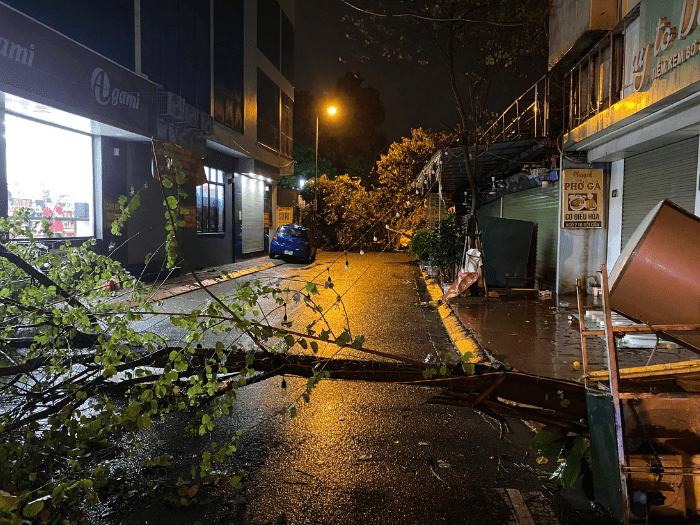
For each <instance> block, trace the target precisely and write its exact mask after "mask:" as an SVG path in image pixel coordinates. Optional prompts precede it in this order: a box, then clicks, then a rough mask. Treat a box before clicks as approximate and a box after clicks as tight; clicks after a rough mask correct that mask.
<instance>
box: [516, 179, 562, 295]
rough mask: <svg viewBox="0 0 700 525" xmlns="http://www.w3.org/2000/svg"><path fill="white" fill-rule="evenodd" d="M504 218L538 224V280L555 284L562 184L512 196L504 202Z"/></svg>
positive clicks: (553, 184) (536, 270)
mask: <svg viewBox="0 0 700 525" xmlns="http://www.w3.org/2000/svg"><path fill="white" fill-rule="evenodd" d="M503 218H504V219H517V220H521V221H530V222H534V223H535V225H536V228H537V230H536V232H537V233H536V240H537V266H536V269H535V272H536V278H537V280H538V281H539V282H540V287H541V285H542V281H543V280H544V282H546V283H549V284H554V282H555V281H556V273H557V227H558V225H559V184H558V183H551V182H550V184H549V186H548V187H547V188H541V187H540V188H534V189H531V190H527V191H521V192H520V193H514V194H512V195H506V196H505V198H504V201H503Z"/></svg>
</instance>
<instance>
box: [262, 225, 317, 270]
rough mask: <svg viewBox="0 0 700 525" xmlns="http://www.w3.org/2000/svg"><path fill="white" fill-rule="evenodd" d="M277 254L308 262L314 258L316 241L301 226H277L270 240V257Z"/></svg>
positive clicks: (272, 257)
mask: <svg viewBox="0 0 700 525" xmlns="http://www.w3.org/2000/svg"><path fill="white" fill-rule="evenodd" d="M277 255H281V256H282V257H296V258H299V259H301V260H303V261H304V262H306V263H307V264H308V263H310V262H311V261H313V260H314V259H315V258H316V243H315V242H314V240H313V238H312V236H311V234H310V233H309V230H307V229H306V228H304V227H303V226H298V225H296V224H286V225H284V226H280V227H279V228H277V233H275V235H273V236H272V241H270V259H274V258H275V257H276V256H277Z"/></svg>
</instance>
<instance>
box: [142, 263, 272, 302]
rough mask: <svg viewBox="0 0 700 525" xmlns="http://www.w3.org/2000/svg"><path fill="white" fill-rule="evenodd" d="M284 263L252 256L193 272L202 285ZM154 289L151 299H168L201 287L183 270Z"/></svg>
mask: <svg viewBox="0 0 700 525" xmlns="http://www.w3.org/2000/svg"><path fill="white" fill-rule="evenodd" d="M281 264H284V261H283V260H281V259H270V258H269V257H268V256H264V257H254V258H251V259H245V260H243V261H239V262H235V263H229V264H223V265H221V266H216V267H213V268H205V269H203V270H197V271H195V274H196V275H197V277H198V278H199V280H200V281H201V282H202V285H204V286H211V285H212V284H216V283H220V282H222V281H225V280H228V279H236V278H238V277H243V276H244V275H249V274H252V273H256V272H260V271H262V270H267V269H269V268H274V267H275V266H279V265H281ZM155 288H156V291H155V293H154V294H153V295H152V298H153V300H161V299H168V298H170V297H175V296H176V295H181V294H184V293H187V292H192V291H194V290H199V289H201V286H200V285H199V283H198V282H197V281H196V280H195V278H194V277H193V276H192V274H191V273H190V272H183V273H182V274H180V275H179V276H177V277H172V278H169V279H167V280H166V281H161V282H158V283H156V284H155Z"/></svg>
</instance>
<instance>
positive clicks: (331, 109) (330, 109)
mask: <svg viewBox="0 0 700 525" xmlns="http://www.w3.org/2000/svg"><path fill="white" fill-rule="evenodd" d="M326 111H327V112H328V114H329V115H335V114H336V113H337V112H338V108H336V107H335V106H330V107H328V108H326ZM317 209H318V112H316V171H315V173H314V231H313V234H314V237H316V210H317Z"/></svg>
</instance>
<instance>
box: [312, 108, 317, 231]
mask: <svg viewBox="0 0 700 525" xmlns="http://www.w3.org/2000/svg"><path fill="white" fill-rule="evenodd" d="M317 208H318V113H316V169H315V171H314V220H313V225H312V226H313V228H312V230H313V232H312V233H313V236H314V239H316V209H317Z"/></svg>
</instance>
